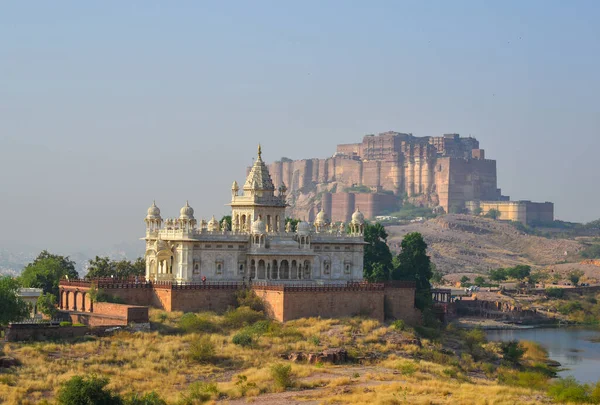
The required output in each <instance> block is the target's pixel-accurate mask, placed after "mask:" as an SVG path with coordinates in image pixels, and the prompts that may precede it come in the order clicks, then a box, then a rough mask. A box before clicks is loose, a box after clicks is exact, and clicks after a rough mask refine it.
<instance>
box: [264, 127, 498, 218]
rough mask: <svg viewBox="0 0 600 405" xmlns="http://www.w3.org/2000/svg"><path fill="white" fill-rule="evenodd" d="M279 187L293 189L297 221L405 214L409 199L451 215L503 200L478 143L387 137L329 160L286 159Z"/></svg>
mask: <svg viewBox="0 0 600 405" xmlns="http://www.w3.org/2000/svg"><path fill="white" fill-rule="evenodd" d="M269 171H270V173H271V176H272V178H273V182H274V184H275V185H280V184H282V183H283V184H285V185H286V186H287V187H288V191H289V194H288V203H290V206H291V211H292V212H291V215H293V216H295V217H299V218H302V217H308V218H307V219H308V220H313V218H314V216H315V215H316V213H317V212H318V211H319V210H320V209H321V208H323V210H324V211H325V212H326V213H327V215H329V216H330V218H331V219H333V220H334V221H344V222H347V221H348V220H349V219H350V215H351V214H352V212H353V211H354V209H355V208H356V207H357V206H360V210H361V211H362V212H363V213H365V215H366V216H367V217H371V218H372V217H374V216H375V215H378V214H380V213H382V212H386V211H387V212H389V211H394V210H397V209H398V208H399V204H400V202H401V200H402V198H403V197H407V198H408V199H409V201H412V202H414V203H416V204H418V205H425V206H430V207H432V208H433V207H436V206H439V207H441V208H443V209H444V210H445V211H446V212H450V211H453V210H459V209H463V208H464V207H465V202H466V201H471V200H498V199H500V197H501V196H500V190H499V189H498V188H497V185H496V183H497V181H496V161H494V160H488V159H485V152H484V151H483V150H482V149H479V142H478V141H477V140H476V139H475V138H471V137H468V138H461V137H460V136H459V135H458V134H446V135H444V136H441V137H429V136H426V137H415V136H413V135H412V134H404V133H398V132H385V133H382V134H379V135H367V136H365V137H364V138H363V141H362V142H361V143H356V144H344V145H338V147H337V151H336V153H335V154H334V155H333V156H332V157H330V158H326V159H303V160H294V161H293V160H290V159H286V158H282V159H281V160H280V161H277V162H274V163H272V164H270V165H269Z"/></svg>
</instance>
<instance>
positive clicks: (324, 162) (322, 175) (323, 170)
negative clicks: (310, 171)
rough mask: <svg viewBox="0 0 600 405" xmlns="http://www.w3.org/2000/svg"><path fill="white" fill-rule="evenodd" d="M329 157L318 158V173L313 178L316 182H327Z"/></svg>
mask: <svg viewBox="0 0 600 405" xmlns="http://www.w3.org/2000/svg"><path fill="white" fill-rule="evenodd" d="M328 160H329V159H318V165H319V170H318V175H317V179H316V180H315V182H316V183H328V182H329V181H330V180H329V163H328Z"/></svg>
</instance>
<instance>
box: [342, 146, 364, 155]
mask: <svg viewBox="0 0 600 405" xmlns="http://www.w3.org/2000/svg"><path fill="white" fill-rule="evenodd" d="M361 145H362V144H360V143H346V144H340V145H338V146H337V149H336V152H337V153H343V154H344V155H348V156H352V155H359V156H360V152H361V151H360V149H361Z"/></svg>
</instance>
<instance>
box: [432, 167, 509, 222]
mask: <svg viewBox="0 0 600 405" xmlns="http://www.w3.org/2000/svg"><path fill="white" fill-rule="evenodd" d="M434 176H435V184H436V189H437V192H438V196H439V199H440V205H441V206H442V207H444V210H446V212H452V211H453V209H462V208H464V207H465V202H466V201H471V200H497V199H498V198H499V197H500V196H499V195H498V188H497V178H496V161H495V160H476V159H473V160H467V159H460V158H448V157H445V158H438V159H437V163H436V165H435V169H434Z"/></svg>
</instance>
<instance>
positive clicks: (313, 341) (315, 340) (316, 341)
mask: <svg viewBox="0 0 600 405" xmlns="http://www.w3.org/2000/svg"><path fill="white" fill-rule="evenodd" d="M308 341H309V342H310V343H311V344H312V345H314V346H319V345H320V344H321V339H320V338H319V337H318V336H311V337H310V338H308Z"/></svg>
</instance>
